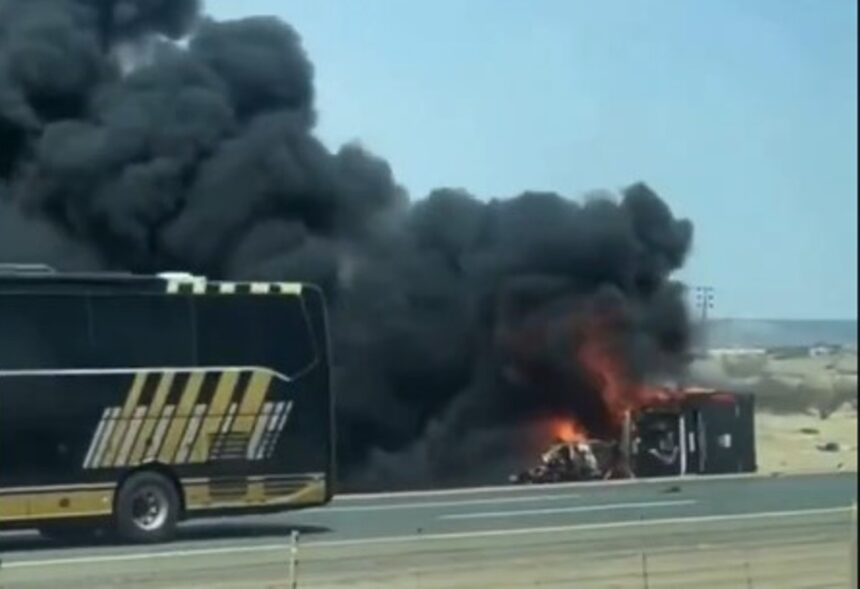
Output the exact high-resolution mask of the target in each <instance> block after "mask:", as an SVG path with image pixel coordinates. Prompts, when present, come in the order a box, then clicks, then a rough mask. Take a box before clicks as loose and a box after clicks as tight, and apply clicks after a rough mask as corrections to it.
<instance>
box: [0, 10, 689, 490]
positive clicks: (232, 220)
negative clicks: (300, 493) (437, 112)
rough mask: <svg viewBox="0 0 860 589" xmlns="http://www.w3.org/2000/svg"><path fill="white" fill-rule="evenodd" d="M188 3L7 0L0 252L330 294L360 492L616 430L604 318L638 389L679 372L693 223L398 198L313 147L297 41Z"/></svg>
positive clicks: (349, 463) (553, 197) (647, 212)
mask: <svg viewBox="0 0 860 589" xmlns="http://www.w3.org/2000/svg"><path fill="white" fill-rule="evenodd" d="M199 9H200V7H199V6H198V3H197V2H194V1H191V0H187V1H186V0H182V1H177V0H0V259H2V260H3V261H24V262H48V263H51V264H53V265H55V266H57V267H60V268H70V269H81V268H89V269H120V268H121V269H128V270H133V271H136V272H155V271H164V270H187V271H190V272H194V273H199V274H205V275H207V276H209V277H211V278H233V279H278V280H308V281H313V282H316V283H318V284H320V285H322V286H323V287H324V288H325V289H326V291H327V293H328V297H329V301H330V305H331V316H332V322H333V325H332V337H333V340H334V341H333V346H334V352H335V359H334V360H335V366H334V376H335V385H336V386H337V387H338V389H337V390H338V413H337V416H338V426H339V436H338V439H339V448H338V451H339V457H340V461H341V467H342V472H343V473H344V474H345V476H346V480H347V483H348V484H352V485H353V486H355V487H359V486H364V487H381V486H382V487H392V486H429V485H439V484H449V483H454V482H462V481H466V480H468V481H473V480H474V481H478V480H480V479H482V478H483V479H484V480H486V479H487V478H488V477H495V476H497V474H498V472H500V471H501V470H504V468H507V467H508V466H509V464H508V463H509V461H510V460H511V459H512V456H514V455H515V453H516V450H517V449H521V448H522V447H523V446H524V445H525V440H527V439H528V438H529V436H530V435H531V434H530V433H529V431H531V430H529V427H528V426H529V424H530V423H533V422H538V421H540V420H541V419H544V418H547V417H550V416H556V415H559V414H563V415H572V416H576V417H577V418H578V419H579V420H580V421H581V422H582V423H585V424H586V425H587V426H588V427H589V429H591V430H592V431H593V432H595V433H598V434H599V433H605V432H607V431H609V430H610V429H611V427H612V424H611V419H610V416H609V415H608V410H607V408H606V407H605V405H604V404H603V403H602V401H601V397H600V394H599V390H597V389H598V386H597V385H596V384H595V383H594V382H593V380H592V379H590V378H589V375H587V374H586V373H585V371H584V370H583V367H582V366H581V365H580V364H579V363H578V362H577V350H578V349H579V347H580V346H581V345H582V343H583V341H584V339H585V338H586V337H588V336H587V334H588V329H589V326H590V325H591V324H592V320H593V319H594V318H599V319H600V325H601V334H602V335H601V337H603V338H605V339H606V342H607V345H609V346H610V347H611V349H612V353H613V354H617V355H618V357H619V358H622V359H623V361H624V365H625V366H626V369H627V370H629V375H627V376H628V377H629V378H634V379H637V380H643V381H644V380H649V379H657V378H659V377H661V376H665V375H671V374H674V373H677V372H678V371H679V370H681V369H683V367H684V365H685V362H686V350H687V346H688V343H689V330H688V324H687V316H686V310H685V307H684V304H683V297H682V294H683V293H682V290H683V289H682V286H681V285H680V284H678V283H676V282H674V281H673V280H672V279H671V275H672V273H673V272H674V271H675V270H677V269H678V268H679V267H680V266H681V265H682V264H683V262H684V259H685V256H686V254H687V252H688V249H689V247H690V243H691V237H692V227H691V225H690V223H689V222H687V221H685V220H679V219H676V218H675V217H674V216H673V215H672V213H671V211H670V210H669V208H668V207H667V206H666V204H665V203H664V202H663V201H661V200H660V198H659V197H658V196H657V195H656V194H655V193H654V192H652V191H651V190H650V189H649V188H648V187H647V186H646V185H644V184H635V185H633V186H630V187H629V188H627V189H625V190H623V191H621V193H620V194H618V195H599V196H595V197H593V198H589V199H586V200H585V201H584V202H578V201H574V200H570V199H567V198H564V197H562V196H560V195H557V194H553V193H544V192H528V193H525V194H522V195H519V196H516V197H514V198H509V199H501V200H499V199H493V200H489V201H488V200H482V199H479V198H477V197H475V196H473V195H470V194H469V193H467V192H465V191H462V190H454V189H440V190H436V191H434V192H433V193H432V194H430V195H429V196H427V197H426V198H423V199H419V200H414V201H413V200H410V198H409V197H408V195H407V194H406V193H405V191H404V190H403V188H402V187H400V186H399V185H398V184H397V182H396V180H395V177H394V174H393V172H392V170H391V168H390V167H389V165H388V164H387V163H386V162H385V161H384V160H383V159H380V158H379V157H377V156H375V155H372V154H370V153H368V152H367V151H366V150H365V149H363V148H362V147H361V146H358V145H346V146H344V147H342V148H341V149H340V150H338V151H337V152H336V153H332V152H331V151H330V150H329V149H327V148H326V147H325V146H324V145H323V144H322V143H321V142H320V140H319V139H317V137H316V136H315V135H314V126H315V121H316V114H315V111H314V85H313V66H312V64H311V62H310V60H309V59H308V57H307V55H306V54H305V52H304V49H303V48H302V45H301V40H300V37H299V35H298V34H297V33H296V31H294V30H293V29H292V28H291V27H290V26H289V25H287V24H285V23H283V22H281V21H279V20H276V19H273V18H248V19H244V20H240V21H231V22H215V21H213V20H210V19H207V18H205V17H203V16H202V15H201V13H200V11H199ZM180 38H187V42H186V43H183V44H181V45H178V44H174V43H172V42H170V40H171V39H180ZM141 52H142V53H141ZM135 55H138V56H142V58H141V59H134V56H135Z"/></svg>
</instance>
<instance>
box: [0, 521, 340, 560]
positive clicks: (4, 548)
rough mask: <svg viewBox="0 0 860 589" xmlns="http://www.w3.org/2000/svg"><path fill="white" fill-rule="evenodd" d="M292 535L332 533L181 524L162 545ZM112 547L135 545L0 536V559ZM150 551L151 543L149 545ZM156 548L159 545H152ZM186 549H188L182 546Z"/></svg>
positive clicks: (100, 538)
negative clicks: (9, 556)
mask: <svg viewBox="0 0 860 589" xmlns="http://www.w3.org/2000/svg"><path fill="white" fill-rule="evenodd" d="M293 532H297V533H298V534H299V538H300V539H301V537H304V536H312V535H318V534H326V533H328V532H331V529H330V528H326V527H322V526H308V525H290V524H289V523H274V522H273V523H266V524H260V523H241V522H217V521H216V522H211V523H194V524H190V525H189V524H186V525H181V526H180V527H179V528H178V529H177V530H176V536H175V537H174V539H173V540H171V541H170V542H169V543H165V544H162V545H161V546H170V547H175V546H181V545H183V544H194V543H196V542H212V541H219V540H259V539H267V540H271V542H272V543H279V542H283V543H288V542H289V541H290V539H291V537H292V534H293ZM115 546H134V545H133V544H127V543H123V542H122V541H120V540H118V539H116V538H115V537H112V536H110V535H108V534H97V535H94V536H87V537H80V538H73V539H65V538H64V539H62V540H58V539H54V538H44V537H42V536H41V535H39V534H38V533H37V532H35V531H33V532H16V533H9V534H0V558H2V555H3V554H4V553H6V554H12V553H15V552H37V551H40V550H62V549H65V548H76V549H81V548H99V547H115ZM147 546H149V547H150V548H151V547H152V546H153V545H152V544H148V545H147ZM155 546H159V545H157V544H156V545H155ZM185 548H191V547H190V546H185Z"/></svg>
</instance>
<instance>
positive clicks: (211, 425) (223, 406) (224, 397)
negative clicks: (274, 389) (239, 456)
mask: <svg viewBox="0 0 860 589" xmlns="http://www.w3.org/2000/svg"><path fill="white" fill-rule="evenodd" d="M238 382H239V371H237V370H228V371H226V372H224V373H222V374H221V378H220V379H219V380H218V386H217V387H216V388H215V395H214V396H213V397H212V402H211V403H210V404H209V410H208V411H207V412H206V417H205V418H204V420H203V424H202V425H201V426H200V431H199V433H198V434H197V440H196V441H195V442H194V446H193V448H192V450H191V455H190V456H189V457H188V462H190V463H197V462H206V460H207V459H208V458H209V448H210V446H211V440H212V437H213V436H214V435H215V434H217V433H218V429H219V428H220V425H221V420H223V419H224V415H225V413H226V412H227V405H229V404H230V399H231V398H232V397H233V391H234V390H235V389H236V384H237V383H238Z"/></svg>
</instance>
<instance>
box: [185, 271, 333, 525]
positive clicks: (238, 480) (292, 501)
mask: <svg viewBox="0 0 860 589" xmlns="http://www.w3.org/2000/svg"><path fill="white" fill-rule="evenodd" d="M195 313H196V316H197V334H196V341H197V348H198V351H199V359H198V361H199V364H200V366H201V367H205V366H236V365H238V366H261V367H263V366H264V367H266V368H265V372H258V371H254V372H252V374H250V376H249V375H247V374H244V375H242V376H241V377H240V379H239V380H238V381H237V382H236V383H235V384H231V385H230V386H231V387H232V386H235V393H234V394H233V396H232V400H231V401H228V400H227V393H226V390H225V391H224V400H222V401H219V402H215V403H214V405H215V406H216V408H217V409H216V411H215V413H214V414H213V419H212V422H211V425H210V426H208V432H209V433H208V434H207V435H208V437H209V438H210V441H208V442H205V441H204V442H201V443H203V444H204V445H207V446H209V447H210V450H209V451H208V452H209V458H208V459H207V460H206V461H205V462H204V463H198V464H177V465H176V466H175V468H176V471H177V472H178V474H179V477H180V478H181V479H182V480H183V482H184V483H185V485H186V488H187V496H188V500H187V507H188V510H189V511H191V512H194V511H197V510H200V511H211V510H216V509H219V508H221V507H225V508H227V507H232V508H242V507H244V508H255V507H275V506H278V505H281V506H284V507H294V506H309V505H320V504H323V503H325V502H327V501H328V500H329V499H330V498H331V494H332V487H333V485H332V476H333V472H332V471H333V462H334V460H333V439H332V438H333V408H332V395H331V389H330V379H329V360H328V358H329V354H328V333H327V326H326V320H325V305H324V301H323V298H322V295H321V293H320V292H319V291H318V290H316V289H312V288H306V289H304V290H303V292H302V294H301V296H277V295H265V296H260V295H253V294H247V295H243V294H235V295H231V296H221V297H217V296H201V297H197V298H196V299H195ZM215 397H216V398H218V397H219V394H218V393H216V394H215ZM222 414H223V419H219V416H220V415H222ZM207 415H208V410H207ZM203 419H204V422H205V419H206V418H205V417H204V418H203ZM218 424H220V425H218Z"/></svg>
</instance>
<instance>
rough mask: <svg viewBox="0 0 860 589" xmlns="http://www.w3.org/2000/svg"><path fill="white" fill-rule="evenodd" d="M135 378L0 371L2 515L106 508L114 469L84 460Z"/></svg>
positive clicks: (57, 514) (6, 518)
mask: <svg viewBox="0 0 860 589" xmlns="http://www.w3.org/2000/svg"><path fill="white" fill-rule="evenodd" d="M134 381H135V377H134V375H129V374H118V375H92V374H89V375H78V376H71V375H38V376H0V522H7V523H8V522H15V521H23V520H39V519H46V518H62V517H84V516H93V515H107V514H109V513H110V511H111V507H112V497H113V490H114V488H115V482H116V478H117V476H116V473H115V472H113V471H111V470H105V469H88V468H86V467H85V466H86V465H85V462H86V461H87V456H88V453H90V452H91V448H92V449H93V451H94V450H95V447H94V443H93V440H94V439H95V438H96V434H97V431H98V430H99V428H100V426H101V428H102V431H105V429H106V425H102V422H103V417H104V416H105V414H106V412H107V410H108V408H109V407H111V406H115V407H120V406H122V404H123V402H124V400H125V398H126V397H127V395H128V393H129V391H130V390H131V388H132V387H133V383H134ZM105 450H107V448H105Z"/></svg>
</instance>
